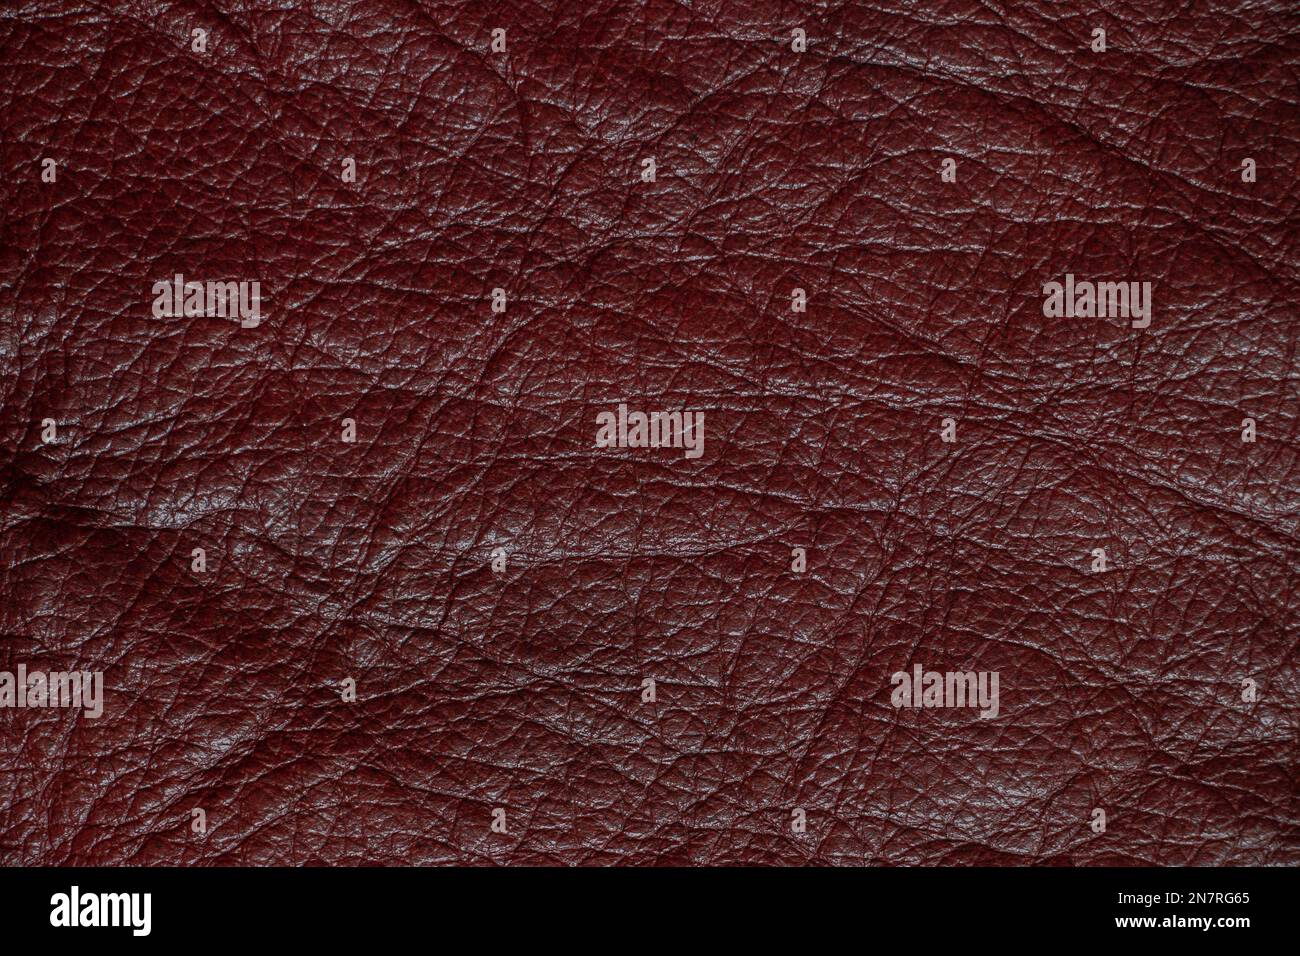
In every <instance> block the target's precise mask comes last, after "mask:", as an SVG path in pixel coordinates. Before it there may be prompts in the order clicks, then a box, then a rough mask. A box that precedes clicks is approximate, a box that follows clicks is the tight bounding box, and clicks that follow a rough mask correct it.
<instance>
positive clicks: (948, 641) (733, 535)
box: [0, 0, 1300, 865]
mask: <svg viewBox="0 0 1300 956" xmlns="http://www.w3.org/2000/svg"><path fill="white" fill-rule="evenodd" d="M1103 7H1104V8H1103ZM1094 27H1102V28H1104V29H1106V30H1107V34H1108V48H1107V50H1106V51H1105V52H1104V53H1095V52H1093V51H1092V50H1091V49H1090V46H1089V44H1090V41H1091V31H1092V29H1093V28H1094ZM196 28H198V29H204V30H206V31H208V32H209V36H208V40H207V49H206V52H205V53H196V52H195V51H194V50H193V49H192V47H191V36H192V34H191V31H192V30H193V29H196ZM494 28H504V29H505V30H506V37H507V49H506V51H505V52H504V53H493V52H492V50H491V33H492V30H493V29H494ZM795 28H802V29H804V30H806V32H807V37H808V45H807V49H806V51H804V52H795V51H794V50H793V49H792V44H791V31H792V30H793V29H795ZM0 49H2V50H3V53H2V59H3V72H2V74H0V75H2V76H3V81H0V88H2V89H3V106H4V117H3V120H2V121H0V128H3V131H4V133H3V161H4V177H3V180H2V181H0V192H2V193H3V201H4V219H3V226H2V227H0V228H2V232H0V239H2V241H0V278H2V279H3V288H2V289H0V306H2V314H3V320H4V325H3V334H2V335H0V395H2V396H3V411H2V413H0V447H2V452H0V456H2V457H0V465H2V467H3V471H2V473H0V555H2V556H3V585H2V588H3V589H2V590H0V669H2V670H9V671H13V670H15V668H16V667H17V666H18V665H19V664H20V663H22V664H26V665H27V666H29V667H31V668H37V667H42V668H45V669H47V670H58V669H68V670H72V669H83V670H88V671H90V670H100V671H102V672H103V674H104V686H105V692H104V715H103V716H102V717H101V718H99V719H97V720H95V719H87V718H86V717H85V716H84V715H83V714H82V713H80V712H74V711H71V710H68V709H62V710H60V709H44V710H37V709H22V710H19V709H5V710H0V862H4V863H9V864H73V863H76V864H87V863H89V864H163V863H192V864H268V863H293V864H313V863H330V864H358V863H372V862H380V863H413V864H432V863H464V864H549V863H565V864H609V863H636V864H647V863H656V862H660V863H663V862H666V863H682V864H686V863H689V864H735V863H750V864H805V863H821V864H861V863H867V864H885V863H897V864H1076V865H1094V864H1138V863H1154V864H1294V863H1296V862H1300V835H1298V834H1300V826H1298V820H1300V802H1298V800H1297V792H1296V779H1297V752H1298V751H1297V723H1298V720H1300V707H1298V706H1297V696H1296V695H1297V689H1298V686H1297V684H1298V682H1297V675H1296V668H1295V662H1296V633H1297V631H1296V629H1297V624H1298V623H1300V577H1298V575H1297V565H1298V560H1297V559H1298V557H1300V554H1298V549H1297V534H1298V533H1300V528H1298V527H1297V515H1298V514H1300V495H1298V493H1297V490H1298V489H1297V479H1298V476H1300V460H1298V458H1297V418H1298V413H1300V408H1298V402H1297V395H1298V390H1297V340H1298V338H1300V336H1298V333H1297V329H1298V328H1300V315H1298V314H1297V311H1298V306H1297V302H1298V301H1300V299H1298V298H1297V291H1298V290H1300V282H1298V280H1300V276H1298V275H1297V253H1298V252H1300V242H1298V240H1297V236H1298V231H1297V223H1298V218H1297V212H1298V210H1297V195H1298V193H1297V188H1296V175H1297V172H1298V171H1300V148H1298V147H1300V127H1298V126H1297V121H1298V118H1300V110H1298V106H1300V104H1298V103H1297V87H1296V75H1297V64H1298V63H1300V16H1298V15H1297V10H1296V8H1295V7H1294V5H1293V4H1290V3H1287V2H1284V0H1264V2H1260V3H1252V4H1246V3H1228V2H1223V3H1219V2H1203V0H1197V2H1194V3H1191V4H1184V3H1178V4H1175V3H1163V2H1161V3H1155V4H1110V5H1097V7H1095V8H1094V7H1089V6H1088V5H1078V4H1057V3H1004V2H995V3H992V4H988V3H974V2H964V0H957V2H951V3H937V2H936V3H929V2H927V3H918V4H911V3H874V2H873V3H866V4H830V5H812V4H809V5H794V4H784V3H772V2H766V0H760V2H748V0H747V2H744V3H741V2H733V3H690V2H674V3H668V2H658V0H654V2H650V3H646V4H628V3H612V2H605V0H597V2H595V3H587V2H582V3H577V2H559V3H555V2H549V3H542V4H522V5H521V4H513V3H501V4H492V3H469V2H464V3H457V2H453V3H430V2H423V0H414V2H390V0H378V2H374V0H368V2H365V3H351V2H336V3H323V4H304V5H298V4H271V3H266V2H263V0H257V2H246V3H235V4H221V5H218V6H210V5H198V6H195V5H190V4H170V3H164V4H146V3H142V2H136V0H129V2H124V3H115V4H97V3H96V4H71V3H30V2H24V0H18V2H17V3H16V4H13V5H10V6H9V7H8V8H7V9H6V10H5V11H4V12H3V14H0ZM349 157H351V158H353V159H354V160H355V163H356V181H355V182H345V181H344V180H343V178H342V176H341V174H340V170H341V168H342V167H343V163H344V160H345V159H347V158H349ZM650 157H653V158H654V159H655V163H656V176H655V179H654V181H653V182H646V181H644V180H643V178H642V171H643V166H642V160H643V159H645V158H650ZM44 158H53V159H54V160H55V161H56V164H57V165H56V168H57V179H56V181H55V182H52V183H47V182H43V181H42V177H41V171H42V164H41V161H42V159H44ZM945 158H953V159H955V160H956V161H957V165H956V172H957V179H956V182H944V181H943V179H942V178H941V176H940V168H941V164H942V161H943V160H944V159H945ZM1245 158H1253V159H1254V160H1255V161H1256V163H1257V166H1258V178H1257V180H1256V181H1255V182H1253V183H1247V182H1243V181H1242V177H1241V163H1242V160H1243V159H1245ZM176 273H182V274H184V275H185V276H186V277H194V278H196V279H200V280H203V279H213V280H256V281H258V282H260V284H261V290H262V306H261V308H262V315H261V322H260V325H258V326H257V327H256V328H252V329H246V328H241V327H240V325H239V323H238V322H237V321H232V320H231V319H229V318H217V317H185V318H182V317H166V318H157V317H155V316H154V315H153V314H152V313H151V310H150V306H151V304H152V302H153V298H154V297H153V294H152V293H151V291H150V290H151V287H152V285H153V283H155V282H157V281H159V280H170V279H171V277H172V276H173V275H174V274H176ZM1066 273H1073V274H1077V275H1080V276H1088V277H1091V278H1095V279H1133V280H1143V281H1150V282H1152V284H1153V288H1154V292H1153V303H1154V307H1153V316H1152V322H1151V325H1150V327H1149V328H1146V329H1134V328H1132V327H1131V326H1130V324H1129V323H1128V322H1126V321H1123V320H1113V319H1106V318H1046V317H1044V315H1043V307H1042V306H1043V291H1042V287H1043V285H1044V284H1045V283H1047V282H1050V281H1052V280H1058V281H1059V280H1060V278H1061V277H1062V276H1063V275H1065V274H1066ZM494 288H502V289H504V290H505V292H506V297H507V299H506V301H507V306H506V309H505V311H504V312H493V310H492V290H493V289H494ZM795 288H802V289H804V290H805V291H806V295H807V310H806V312H802V313H801V312H794V311H792V309H791V296H792V294H793V292H792V290H793V289H795ZM619 403H627V404H628V405H629V406H630V407H634V408H644V409H660V408H662V409H697V410H703V411H704V412H705V413H706V415H707V419H706V421H707V424H706V426H705V428H706V435H707V445H706V451H705V454H704V455H703V456H702V457H700V458H698V459H687V458H686V457H684V456H683V455H682V454H681V453H680V452H677V453H670V452H667V451H665V450H658V449H631V448H627V449H602V448H597V447H594V443H593V435H594V434H595V431H596V424H595V422H596V415H597V414H599V413H600V412H601V411H602V410H607V409H613V408H616V407H617V406H618V404H619ZM1247 417H1249V418H1253V419H1254V420H1255V421H1256V422H1257V428H1258V438H1257V441H1256V442H1254V443H1245V442H1243V441H1242V440H1241V430H1242V420H1243V419H1244V418H1247ZM945 418H951V419H953V421H954V423H955V427H956V430H957V431H956V435H957V441H956V442H954V443H945V442H943V441H942V440H941V434H940V433H941V428H942V422H943V420H944V419H945ZM46 419H53V420H55V421H56V422H57V439H56V440H55V441H53V442H48V443H47V442H44V441H43V440H42V435H41V432H42V422H43V421H44V420H46ZM344 419H353V420H354V421H355V422H356V441H355V442H354V443H347V442H344V441H342V440H341V434H342V432H341V430H342V428H343V424H342V423H343V420H344ZM798 547H802V548H806V549H807V570H806V571H805V572H803V573H796V572H795V571H793V570H792V566H791V561H792V558H791V552H792V549H794V548H798ZM195 548H203V549H205V552H206V560H207V567H206V571H205V572H203V573H196V572H194V571H193V570H192V565H191V554H192V551H193V549H195ZM1097 548H1102V549H1104V550H1105V551H1106V553H1107V555H1108V558H1109V561H1110V566H1109V569H1108V570H1106V571H1105V572H1101V573H1097V572H1094V571H1092V570H1091V562H1092V561H1093V557H1092V551H1093V549H1097ZM495 549H504V550H505V553H506V570H505V571H504V572H502V573H498V572H495V571H494V570H493V568H492V566H491V562H492V555H493V552H494V550H495ZM917 663H920V664H922V665H924V666H925V667H926V668H935V669H938V670H941V671H946V670H959V671H968V670H975V671H997V672H998V673H999V674H1000V676H1001V712H1000V714H999V716H998V717H997V718H996V719H987V720H986V719H981V718H980V717H979V716H978V714H977V713H976V712H975V711H973V710H969V709H942V710H925V709H900V708H896V707H894V706H893V705H892V704H891V685H890V675H891V674H892V673H894V672H896V671H905V672H910V671H911V669H912V667H913V666H914V665H915V664H917ZM349 678H351V679H353V680H355V681H356V692H357V700H356V701H355V702H345V701H344V700H343V699H342V694H341V692H340V687H341V686H343V685H342V682H344V681H345V680H347V679H349ZM647 678H652V679H654V680H655V682H656V699H655V701H654V702H653V703H647V702H644V701H643V699H642V695H643V690H642V681H643V680H645V679H647ZM1248 679H1249V680H1253V681H1254V682H1255V683H1256V685H1257V694H1258V696H1257V699H1256V700H1255V701H1253V702H1248V701H1245V700H1243V681H1245V680H1248ZM1097 808H1101V809H1103V810H1104V811H1105V814H1106V821H1107V823H1106V828H1105V830H1104V832H1101V833H1098V832H1095V829H1094V828H1093V827H1092V826H1090V820H1091V819H1092V817H1091V815H1092V813H1093V811H1094V809H1097ZM195 809H202V810H204V812H205V814H206V832H195V827H194V826H193V820H194V817H193V811H194V810H195ZM496 809H502V810H504V811H505V815H504V818H503V819H504V821H505V827H504V829H505V832H503V833H502V832H494V830H493V829H492V823H493V819H494V817H493V811H494V810H496ZM796 809H802V810H803V811H804V812H805V814H806V820H807V830H806V832H804V833H798V832H795V831H794V830H793V829H792V826H791V820H792V812H793V811H794V810H796Z"/></svg>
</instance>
